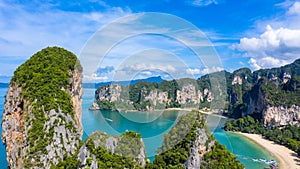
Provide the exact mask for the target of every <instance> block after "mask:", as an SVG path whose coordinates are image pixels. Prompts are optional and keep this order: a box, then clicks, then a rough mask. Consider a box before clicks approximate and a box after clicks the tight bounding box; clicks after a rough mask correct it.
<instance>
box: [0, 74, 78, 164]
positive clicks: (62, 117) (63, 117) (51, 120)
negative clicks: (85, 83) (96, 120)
mask: <svg viewBox="0 0 300 169" xmlns="http://www.w3.org/2000/svg"><path fill="white" fill-rule="evenodd" d="M70 86H71V88H70V91H68V90H67V91H66V89H64V88H63V87H62V90H64V91H66V92H67V93H68V94H69V95H70V96H71V102H72V105H73V110H74V117H71V115H70V112H62V111H61V110H59V111H55V110H50V111H45V110H44V107H41V108H40V111H44V114H45V119H46V121H45V123H44V127H43V130H44V132H45V133H46V135H47V137H48V136H49V135H51V136H49V137H52V138H47V140H50V141H49V143H48V144H47V145H46V147H45V151H43V152H40V153H39V154H38V155H34V154H30V153H29V152H30V150H31V149H33V148H34V147H30V144H29V143H28V138H27V137H28V136H29V134H30V133H29V130H30V129H31V128H32V121H34V120H36V119H35V118H34V116H33V113H32V106H31V104H32V103H30V102H28V101H27V100H25V99H24V98H23V96H22V94H21V93H22V88H20V87H18V86H17V85H15V84H10V86H9V88H8V92H7V95H6V98H5V100H6V102H5V104H4V112H3V117H2V140H3V144H5V146H6V152H7V161H8V164H9V166H10V168H20V169H21V168H24V160H25V159H29V161H30V162H31V163H32V164H33V166H32V168H47V169H48V168H50V167H51V165H52V164H57V163H58V162H59V161H60V160H62V159H63V157H64V155H67V156H69V155H72V154H74V153H75V151H76V149H77V147H78V146H79V142H80V140H81V137H82V132H83V130H82V124H81V97H82V93H83V92H82V87H81V73H80V72H77V71H75V72H73V77H72V78H71V79H70ZM35 102H38V100H35ZM46 135H45V136H37V137H46ZM44 139H45V138H44ZM37 163H39V164H41V165H42V166H35V165H34V164H37Z"/></svg>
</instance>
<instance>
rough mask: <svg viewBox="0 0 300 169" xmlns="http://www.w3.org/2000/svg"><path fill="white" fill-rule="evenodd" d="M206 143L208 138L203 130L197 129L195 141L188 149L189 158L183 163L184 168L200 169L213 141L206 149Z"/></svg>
mask: <svg viewBox="0 0 300 169" xmlns="http://www.w3.org/2000/svg"><path fill="white" fill-rule="evenodd" d="M207 141H208V136H207V134H206V131H205V129H203V128H197V129H196V139H195V140H194V142H193V144H192V146H191V147H190V156H189V157H188V160H187V161H186V162H185V163H184V165H185V168H188V169H189V168H191V169H192V168H200V166H201V163H202V161H203V156H204V154H205V153H207V152H208V151H210V148H211V146H213V145H214V140H212V141H210V142H209V143H208V144H207V146H208V147H206V142H207Z"/></svg>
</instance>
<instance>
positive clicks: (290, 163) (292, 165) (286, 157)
mask: <svg viewBox="0 0 300 169" xmlns="http://www.w3.org/2000/svg"><path fill="white" fill-rule="evenodd" d="M235 133H237V134H241V135H243V136H245V137H246V138H248V139H250V140H252V141H254V142H256V143H257V144H259V145H260V146H262V147H263V148H265V149H266V150H267V151H269V152H270V153H271V154H272V155H273V156H275V157H276V158H277V162H279V168H280V169H300V158H299V157H298V156H297V153H295V152H294V151H292V150H290V149H288V148H287V147H284V146H282V145H279V144H276V143H274V142H273V141H269V140H266V139H264V138H262V136H261V135H258V134H248V133H241V132H235Z"/></svg>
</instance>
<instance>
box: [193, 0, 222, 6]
mask: <svg viewBox="0 0 300 169" xmlns="http://www.w3.org/2000/svg"><path fill="white" fill-rule="evenodd" d="M190 3H191V4H192V5H194V6H208V5H211V4H215V5H217V4H218V2H217V0H193V1H190Z"/></svg>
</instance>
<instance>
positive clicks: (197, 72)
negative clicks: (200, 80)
mask: <svg viewBox="0 0 300 169" xmlns="http://www.w3.org/2000/svg"><path fill="white" fill-rule="evenodd" d="M186 73H187V74H192V75H194V74H200V73H201V70H200V69H198V68H194V69H192V68H188V69H187V70H186Z"/></svg>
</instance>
